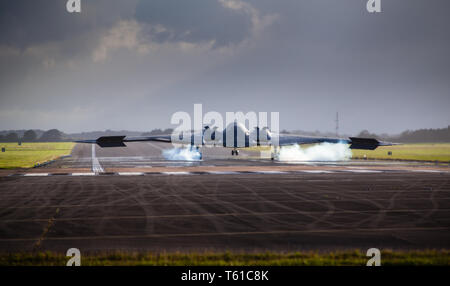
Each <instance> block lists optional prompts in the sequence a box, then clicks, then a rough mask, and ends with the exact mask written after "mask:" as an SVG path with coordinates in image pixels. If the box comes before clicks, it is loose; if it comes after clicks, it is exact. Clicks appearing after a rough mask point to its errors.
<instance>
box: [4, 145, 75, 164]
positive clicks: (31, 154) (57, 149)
mask: <svg viewBox="0 0 450 286" xmlns="http://www.w3.org/2000/svg"><path fill="white" fill-rule="evenodd" d="M73 146H75V143H72V142H54V143H53V142H52V143H22V145H21V146H19V145H18V144H17V143H0V148H6V152H0V168H2V169H12V168H31V167H33V166H34V165H36V164H37V163H40V164H42V163H45V162H47V161H51V160H54V159H56V158H58V157H61V156H64V155H69V154H70V152H71V151H72V148H73Z"/></svg>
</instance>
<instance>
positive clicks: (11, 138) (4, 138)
mask: <svg viewBox="0 0 450 286" xmlns="http://www.w3.org/2000/svg"><path fill="white" fill-rule="evenodd" d="M67 139H68V138H67V137H66V136H64V133H62V132H61V131H59V130H58V129H50V130H48V131H45V132H43V133H42V135H41V136H39V137H38V135H37V133H36V132H35V131H34V130H31V129H30V130H27V131H25V132H24V133H23V136H19V135H18V134H17V133H16V132H9V133H7V134H6V135H1V134H0V142H59V141H64V140H67Z"/></svg>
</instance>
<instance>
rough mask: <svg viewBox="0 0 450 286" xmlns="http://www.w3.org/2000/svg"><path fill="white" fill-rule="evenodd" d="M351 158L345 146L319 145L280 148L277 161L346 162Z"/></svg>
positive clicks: (348, 148) (350, 152)
mask: <svg viewBox="0 0 450 286" xmlns="http://www.w3.org/2000/svg"><path fill="white" fill-rule="evenodd" d="M351 157H352V151H351V149H350V147H349V146H348V145H347V144H332V143H321V144H317V145H314V146H311V147H307V148H302V147H300V146H299V145H292V146H285V147H281V148H280V153H279V156H278V160H279V161H326V162H330V161H346V160H350V158H351Z"/></svg>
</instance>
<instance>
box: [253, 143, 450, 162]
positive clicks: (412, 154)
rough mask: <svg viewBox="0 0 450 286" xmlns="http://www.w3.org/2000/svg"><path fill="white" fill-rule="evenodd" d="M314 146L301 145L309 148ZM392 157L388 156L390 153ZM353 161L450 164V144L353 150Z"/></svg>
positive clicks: (268, 148)
mask: <svg viewBox="0 0 450 286" xmlns="http://www.w3.org/2000/svg"><path fill="white" fill-rule="evenodd" d="M311 146H314V145H310V144H308V145H301V147H302V148H305V149H307V148H309V147H311ZM247 150H249V151H270V147H250V148H248V149H247ZM389 151H390V152H392V155H388V152H389ZM352 154H353V157H352V158H353V159H363V158H364V155H366V157H367V159H369V160H408V161H439V162H446V163H448V162H450V143H419V144H403V145H395V146H384V147H378V148H377V149H375V150H356V149H354V150H352Z"/></svg>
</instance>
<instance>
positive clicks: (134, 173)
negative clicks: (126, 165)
mask: <svg viewBox="0 0 450 286" xmlns="http://www.w3.org/2000/svg"><path fill="white" fill-rule="evenodd" d="M117 174H119V176H143V175H144V173H142V172H119V173H117Z"/></svg>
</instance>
